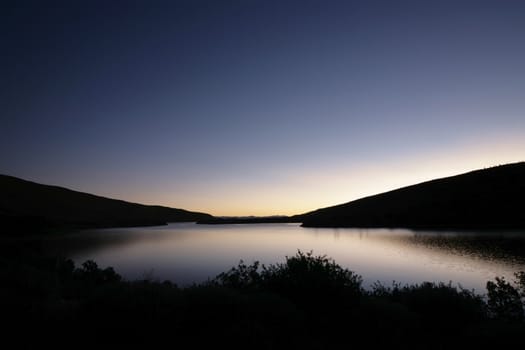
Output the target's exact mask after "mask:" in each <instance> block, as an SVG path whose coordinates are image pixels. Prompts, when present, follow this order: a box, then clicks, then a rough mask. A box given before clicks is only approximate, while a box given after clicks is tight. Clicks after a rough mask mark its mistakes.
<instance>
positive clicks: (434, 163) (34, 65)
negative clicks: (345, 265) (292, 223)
mask: <svg viewBox="0 0 525 350" xmlns="http://www.w3.org/2000/svg"><path fill="white" fill-rule="evenodd" d="M1 6H2V7H3V8H2V11H1V14H0V16H1V17H2V21H1V24H0V25H1V26H2V31H1V32H2V34H1V35H2V37H1V40H2V46H3V52H4V53H3V54H2V57H1V58H0V60H1V61H0V62H1V67H0V69H1V75H2V77H3V79H2V83H1V94H0V102H1V105H2V128H1V131H0V132H1V134H2V137H1V138H0V172H2V173H5V174H10V175H14V176H19V177H22V178H26V179H30V180H33V181H37V182H43V183H49V184H57V185H61V186H65V187H70V188H73V189H77V190H82V191H86V192H92V193H96V194H100V195H105V196H110V197H116V198H121V199H125V200H130V201H136V202H141V203H150V204H163V205H169V206H174V207H182V208H187V209H192V210H201V211H206V212H210V213H212V214H215V215H252V214H253V215H272V214H295V213H301V212H304V211H308V210H312V209H316V208H319V207H323V206H327V205H333V204H338V203H342V202H346V201H349V200H352V199H356V198H358V197H360V196H363V195H369V194H374V193H378V192H381V191H384V190H388V189H392V188H395V187H397V186H403V185H409V184H412V183H414V182H420V181H424V180H428V179H432V178H435V177H440V176H447V175H452V174H456V173H460V172H463V171H467V170H472V169H476V168H482V167H487V166H492V165H497V164H503V163H507V162H513V161H519V160H524V159H525V141H524V140H525V116H524V111H525V63H524V62H525V40H523V38H524V37H525V4H524V3H523V2H522V1H511V0H508V1H506V0H499V1H461V0H458V1H430V0H428V1H284V0H283V1H198V0H197V1H111V2H107V1H75V2H69V1H63V2H59V1H58V2H57V1H46V2H39V1H34V2H31V1H12V2H3V4H2V5H1Z"/></svg>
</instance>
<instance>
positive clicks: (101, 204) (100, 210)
mask: <svg viewBox="0 0 525 350" xmlns="http://www.w3.org/2000/svg"><path fill="white" fill-rule="evenodd" d="M0 194H1V195H0V222H1V223H2V225H3V226H4V229H5V232H11V233H19V232H27V233H35V232H38V231H40V232H41V231H46V230H51V229H57V228H97V227H118V226H120V227H125V226H148V225H164V224H166V223H168V222H185V221H198V220H203V219H209V218H211V215H209V214H205V213H198V212H191V211H187V210H183V209H174V208H168V207H162V206H154V205H142V204H136V203H130V202H125V201H122V200H116V199H110V198H105V197H100V196H95V195H92V194H88V193H82V192H77V191H72V190H69V189H66V188H62V187H57V186H48V185H42V184H38V183H34V182H30V181H25V180H22V179H19V178H16V177H12V176H6V175H0Z"/></svg>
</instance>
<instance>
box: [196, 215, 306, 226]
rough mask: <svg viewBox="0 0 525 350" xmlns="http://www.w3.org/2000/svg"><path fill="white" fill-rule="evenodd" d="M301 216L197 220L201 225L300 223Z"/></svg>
mask: <svg viewBox="0 0 525 350" xmlns="http://www.w3.org/2000/svg"><path fill="white" fill-rule="evenodd" d="M298 222H302V221H301V218H300V217H298V216H297V215H296V216H285V215H274V216H229V217H212V218H208V219H204V220H199V221H197V224H201V225H230V224H276V223H298Z"/></svg>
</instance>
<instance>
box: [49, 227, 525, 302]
mask: <svg viewBox="0 0 525 350" xmlns="http://www.w3.org/2000/svg"><path fill="white" fill-rule="evenodd" d="M48 244H49V249H50V250H52V251H53V252H55V253H56V252H58V253H60V254H63V255H65V256H68V257H70V258H72V259H73V260H74V261H75V262H77V263H82V262H84V261H85V260H88V259H93V260H95V261H96V262H97V263H98V264H99V266H101V267H107V266H113V267H114V268H115V270H116V271H117V272H118V273H120V274H121V275H123V276H124V277H125V278H127V279H139V278H144V277H153V278H155V279H160V280H165V279H169V280H172V281H174V282H176V283H177V284H179V285H182V286H183V285H188V284H191V283H193V282H201V281H205V280H206V279H207V278H209V277H210V278H211V277H214V276H215V275H217V274H218V273H220V272H222V271H226V270H227V269H229V268H230V267H232V266H234V265H236V264H237V263H238V262H239V260H240V259H243V260H244V261H245V262H247V263H251V262H253V261H254V260H259V261H260V262H262V263H265V264H269V263H277V262H282V261H284V257H285V256H291V255H294V254H295V253H296V252H297V249H300V250H303V251H309V250H313V251H314V253H315V254H316V255H324V254H326V255H328V256H330V257H332V258H334V259H335V261H336V262H337V263H338V264H340V265H342V266H344V267H347V268H349V269H350V270H352V271H354V272H356V273H358V274H360V275H362V276H363V279H364V284H365V286H369V285H370V284H372V283H374V282H375V281H381V282H384V283H387V284H390V283H391V282H392V281H393V280H395V281H397V282H402V283H419V282H422V281H436V282H437V281H443V282H449V281H452V282H453V283H454V284H456V285H457V284H460V285H461V286H463V287H464V288H468V289H472V288H474V289H476V291H478V292H480V293H482V292H485V289H484V288H485V282H486V281H487V280H489V279H493V278H494V277H495V276H505V277H507V278H510V279H512V275H513V273H514V272H516V271H519V270H525V232H523V231H522V232H516V231H514V232H508V231H507V232H492V233H486V232H432V231H411V230H404V229H399V230H388V229H312V228H302V227H300V226H299V224H258V225H220V226H208V225H196V224H188V223H184V224H170V225H168V226H159V227H140V228H119V229H104V230H90V231H82V232H78V233H74V234H70V235H66V236H61V237H57V238H54V239H52V240H50V241H49V242H48Z"/></svg>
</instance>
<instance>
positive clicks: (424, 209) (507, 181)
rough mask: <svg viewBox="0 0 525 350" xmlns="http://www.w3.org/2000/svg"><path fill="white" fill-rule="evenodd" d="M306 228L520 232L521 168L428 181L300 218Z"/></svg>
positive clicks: (523, 214) (524, 195)
mask: <svg viewBox="0 0 525 350" xmlns="http://www.w3.org/2000/svg"><path fill="white" fill-rule="evenodd" d="M303 226H307V227H409V228H443V229H445V228H482V229H483V228H486V229H492V228H523V227H525V162H520V163H514V164H508V165H502V166H497V167H493V168H488V169H483V170H476V171H472V172H469V173H465V174H462V175H457V176H452V177H447V178H442V179H438V180H433V181H428V182H424V183H420V184H417V185H413V186H408V187H404V188H400V189H397V190H394V191H390V192H386V193H382V194H378V195H375V196H370V197H366V198H362V199H358V200H355V201H352V202H349V203H346V204H341V205H337V206H333V207H329V208H324V209H319V210H316V211H313V212H309V213H306V214H304V220H303Z"/></svg>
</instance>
